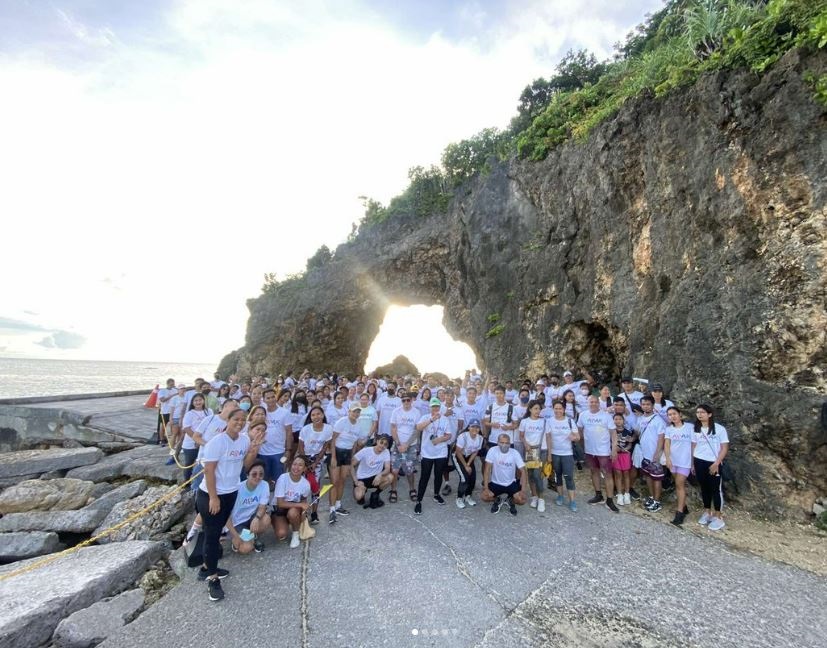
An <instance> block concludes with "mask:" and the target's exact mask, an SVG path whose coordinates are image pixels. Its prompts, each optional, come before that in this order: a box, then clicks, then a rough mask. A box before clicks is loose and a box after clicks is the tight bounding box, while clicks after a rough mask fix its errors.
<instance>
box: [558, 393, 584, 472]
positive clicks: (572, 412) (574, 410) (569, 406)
mask: <svg viewBox="0 0 827 648" xmlns="http://www.w3.org/2000/svg"><path fill="white" fill-rule="evenodd" d="M563 406H564V407H565V411H566V416H568V417H569V418H570V419H571V420H572V421H574V422H577V417H578V416H580V411H581V408H579V407H578V406H577V399H576V398H575V395H574V391H572V390H571V389H567V390H566V391H564V392H563ZM578 437H579V435H578ZM571 449H572V456H573V457H574V463H575V464H576V465H577V470H583V459H585V454H584V452H583V447H582V444H581V442H580V441H577V442H576V443H572V444H571Z"/></svg>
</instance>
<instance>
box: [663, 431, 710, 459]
mask: <svg viewBox="0 0 827 648" xmlns="http://www.w3.org/2000/svg"><path fill="white" fill-rule="evenodd" d="M694 434H695V426H694V425H692V424H691V423H684V424H683V425H682V426H680V427H675V426H674V425H667V426H666V431H665V433H664V437H665V438H667V439H669V456H670V457H671V458H672V465H674V466H678V467H679V468H691V467H692V436H693V435H694ZM704 444H706V442H705V441H704Z"/></svg>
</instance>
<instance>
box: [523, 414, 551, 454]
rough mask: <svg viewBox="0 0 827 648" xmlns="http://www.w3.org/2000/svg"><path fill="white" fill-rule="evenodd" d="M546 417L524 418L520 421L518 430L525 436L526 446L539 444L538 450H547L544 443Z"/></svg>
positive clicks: (546, 445)
mask: <svg viewBox="0 0 827 648" xmlns="http://www.w3.org/2000/svg"><path fill="white" fill-rule="evenodd" d="M547 425H548V424H547V423H546V419H544V418H543V417H542V416H541V417H539V418H538V419H537V420H536V421H535V420H534V419H532V418H524V419H523V420H522V421H520V428H519V429H520V432H522V433H523V435H524V436H525V443H526V446H532V447H536V446H540V450H548V444H547V443H546V429H547Z"/></svg>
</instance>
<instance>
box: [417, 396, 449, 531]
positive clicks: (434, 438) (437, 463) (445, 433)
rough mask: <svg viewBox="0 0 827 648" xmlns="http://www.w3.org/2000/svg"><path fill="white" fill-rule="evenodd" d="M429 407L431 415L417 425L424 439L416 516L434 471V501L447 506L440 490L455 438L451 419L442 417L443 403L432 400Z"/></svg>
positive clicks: (420, 508) (420, 509)
mask: <svg viewBox="0 0 827 648" xmlns="http://www.w3.org/2000/svg"><path fill="white" fill-rule="evenodd" d="M429 407H430V409H431V411H430V413H429V414H428V415H427V416H423V417H422V418H421V419H419V422H418V423H417V424H416V431H417V432H419V433H420V434H421V438H422V443H421V451H420V454H421V459H420V473H419V488H418V489H417V493H416V506H415V507H414V513H415V514H416V515H420V514H421V513H422V498H423V497H425V491H426V490H427V488H428V482H429V481H430V479H431V472H432V471H433V473H434V501H435V502H436V503H437V504H445V500H444V499H442V495H440V489H441V488H442V475H443V473H444V471H445V466H446V465H447V463H448V444H449V443H450V441H451V439H452V437H453V432H452V431H451V419H449V418H448V417H446V416H443V415H442V412H441V410H442V403H441V402H440V400H439V399H438V398H432V399H431V401H430V403H429Z"/></svg>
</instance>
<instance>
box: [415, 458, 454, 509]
mask: <svg viewBox="0 0 827 648" xmlns="http://www.w3.org/2000/svg"><path fill="white" fill-rule="evenodd" d="M447 465H448V457H440V458H439V459H426V458H425V457H422V460H421V461H420V464H419V490H418V491H417V493H416V501H417V502H421V501H422V498H423V497H424V496H425V490H426V489H427V488H428V481H429V480H430V479H431V470H433V471H434V495H439V489H440V488H442V473H443V472H445V467H446V466H447Z"/></svg>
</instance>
